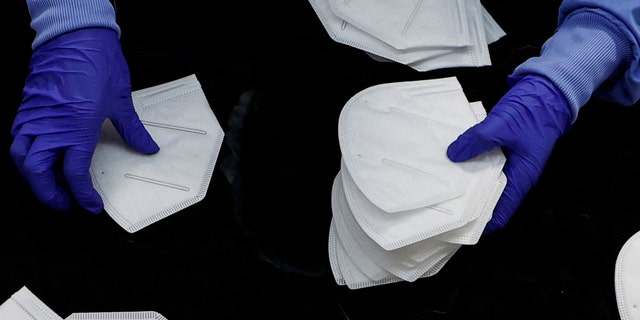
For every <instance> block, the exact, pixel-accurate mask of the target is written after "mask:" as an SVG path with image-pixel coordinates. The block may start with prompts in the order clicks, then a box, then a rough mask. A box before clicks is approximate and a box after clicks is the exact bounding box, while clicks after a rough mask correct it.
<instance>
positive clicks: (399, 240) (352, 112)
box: [329, 77, 506, 289]
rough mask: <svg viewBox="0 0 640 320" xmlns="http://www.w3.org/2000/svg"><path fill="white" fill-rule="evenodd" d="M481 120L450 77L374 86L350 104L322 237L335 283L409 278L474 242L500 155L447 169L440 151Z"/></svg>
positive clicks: (489, 204) (497, 189)
mask: <svg viewBox="0 0 640 320" xmlns="http://www.w3.org/2000/svg"><path fill="white" fill-rule="evenodd" d="M485 116H486V111H485V109H484V107H483V106H482V104H481V103H480V102H472V103H470V102H469V101H468V100H467V99H466V96H465V95H464V92H463V91H462V87H461V86H460V84H459V82H458V81H457V79H456V78H455V77H450V78H442V79H430V80H420V81H407V82H397V83H387V84H381V85H376V86H373V87H369V88H367V89H365V90H363V91H361V92H359V93H357V94H356V95H354V96H353V97H352V98H351V99H349V101H348V102H347V103H346V104H345V106H344V107H343V109H342V111H341V114H340V119H339V124H338V131H339V132H338V133H339V135H338V136H339V143H340V149H341V155H342V157H341V169H340V171H339V172H338V174H337V175H336V177H335V180H334V183H333V190H332V199H331V203H332V212H333V217H332V221H331V227H330V231H329V257H330V262H331V268H332V271H333V275H334V278H335V280H336V282H337V283H338V284H340V285H347V286H348V287H349V288H350V289H358V288H364V287H369V286H375V285H381V284H387V283H393V282H398V281H409V282H413V281H415V280H417V279H419V278H422V277H428V276H432V275H435V274H436V273H437V272H439V271H440V270H441V269H442V268H443V266H444V265H445V264H446V263H447V261H449V259H450V258H451V257H452V256H453V255H454V254H455V253H456V251H457V250H458V249H459V248H460V247H461V246H463V245H473V244H476V243H477V241H478V240H479V238H480V236H481V234H482V231H483V230H484V227H485V225H486V223H487V222H488V221H489V220H490V218H491V215H492V212H493V209H494V207H495V204H496V202H497V200H498V198H499V197H500V195H501V194H502V191H503V190H504V187H505V184H506V177H505V176H504V174H503V173H502V168H503V165H504V163H505V157H504V154H503V153H502V151H501V150H500V148H496V149H494V150H492V151H490V152H487V153H484V154H482V155H480V156H478V157H476V158H474V159H471V160H469V161H466V162H462V163H454V162H452V161H450V160H449V159H448V157H447V155H446V149H447V147H448V145H449V144H450V143H451V142H453V141H454V140H455V139H456V138H457V137H458V136H459V135H460V134H461V133H463V132H464V131H465V130H466V129H468V128H469V127H471V126H473V125H474V124H476V123H477V122H478V121H480V120H482V119H483V118H484V117H485Z"/></svg>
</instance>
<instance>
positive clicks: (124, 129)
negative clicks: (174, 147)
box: [111, 100, 160, 154]
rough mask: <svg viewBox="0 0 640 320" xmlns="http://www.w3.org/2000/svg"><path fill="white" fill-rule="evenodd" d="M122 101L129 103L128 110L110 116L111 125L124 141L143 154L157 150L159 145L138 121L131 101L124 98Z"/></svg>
mask: <svg viewBox="0 0 640 320" xmlns="http://www.w3.org/2000/svg"><path fill="white" fill-rule="evenodd" d="M124 103H130V104H131V108H130V110H129V111H124V112H120V113H118V114H117V115H116V116H115V117H113V118H111V122H112V123H113V126H114V127H115V128H116V130H117V131H118V133H119V134H120V136H121V137H122V139H123V140H124V142H125V143H126V144H127V145H129V146H130V147H131V148H133V149H134V150H136V151H138V152H141V153H144V154H154V153H156V152H158V151H159V150H160V147H159V146H158V144H157V143H156V142H155V141H154V140H153V138H152V137H151V134H149V132H148V131H147V129H146V128H145V127H144V125H143V124H142V122H141V121H140V118H139V117H138V114H137V113H136V112H135V110H134V109H133V103H132V102H131V101H130V100H129V101H128V102H127V101H126V100H125V101H124Z"/></svg>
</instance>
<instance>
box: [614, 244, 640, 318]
mask: <svg viewBox="0 0 640 320" xmlns="http://www.w3.org/2000/svg"><path fill="white" fill-rule="evenodd" d="M639 266H640V232H637V233H635V234H634V235H633V236H631V238H629V240H627V242H625V244H624V245H623V246H622V249H620V252H619V253H618V258H617V260H616V265H615V292H616V302H617V304H618V312H619V313H620V319H622V320H640V308H638V306H640V267H639Z"/></svg>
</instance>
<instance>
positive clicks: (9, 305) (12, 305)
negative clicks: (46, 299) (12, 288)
mask: <svg viewBox="0 0 640 320" xmlns="http://www.w3.org/2000/svg"><path fill="white" fill-rule="evenodd" d="M0 319H3V320H5V319H6V320H62V318H61V317H60V316H58V315H57V314H56V313H55V312H53V310H51V308H49V307H48V306H47V305H46V304H44V303H43V302H42V301H41V300H40V299H39V298H38V297H36V296H35V295H34V294H33V293H32V292H31V291H30V290H29V289H28V288H27V287H22V288H21V289H20V290H18V291H17V292H16V293H14V294H13V295H11V297H10V298H9V299H8V300H7V301H5V302H4V303H2V305H0Z"/></svg>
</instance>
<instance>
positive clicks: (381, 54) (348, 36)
mask: <svg viewBox="0 0 640 320" xmlns="http://www.w3.org/2000/svg"><path fill="white" fill-rule="evenodd" d="M309 2H310V3H311V6H312V7H313V9H314V11H315V12H316V14H317V16H318V18H320V21H321V22H322V25H323V26H324V28H325V29H326V31H327V33H328V34H329V36H330V37H331V38H332V39H333V40H334V41H336V42H339V43H342V44H345V45H349V46H352V47H355V48H358V49H360V50H363V51H365V52H366V53H367V54H369V55H370V56H371V57H372V58H374V59H376V60H378V61H387V62H388V61H395V62H398V63H402V64H405V65H408V66H410V67H411V68H413V69H415V70H418V71H429V70H434V69H441V68H449V67H479V66H488V65H491V59H490V57H489V50H488V45H489V44H490V43H493V42H495V41H497V40H498V39H500V38H502V37H503V36H504V35H505V32H504V31H503V30H502V29H501V28H500V26H499V25H498V24H497V23H496V21H495V20H494V19H493V17H491V15H490V14H489V13H488V12H487V10H486V9H485V8H484V7H483V6H482V4H481V3H480V0H411V1H409V0H403V1H393V0H309Z"/></svg>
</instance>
